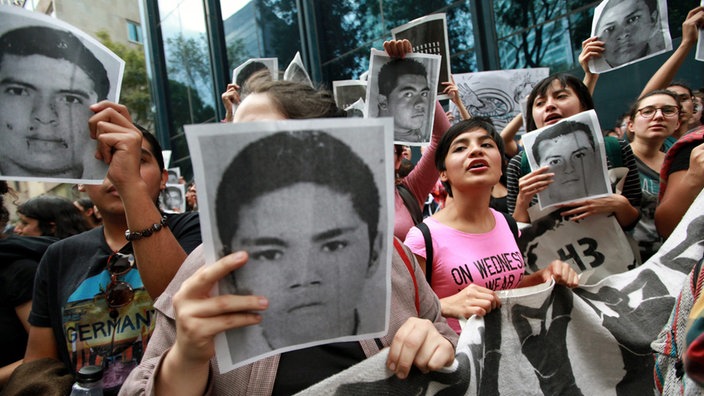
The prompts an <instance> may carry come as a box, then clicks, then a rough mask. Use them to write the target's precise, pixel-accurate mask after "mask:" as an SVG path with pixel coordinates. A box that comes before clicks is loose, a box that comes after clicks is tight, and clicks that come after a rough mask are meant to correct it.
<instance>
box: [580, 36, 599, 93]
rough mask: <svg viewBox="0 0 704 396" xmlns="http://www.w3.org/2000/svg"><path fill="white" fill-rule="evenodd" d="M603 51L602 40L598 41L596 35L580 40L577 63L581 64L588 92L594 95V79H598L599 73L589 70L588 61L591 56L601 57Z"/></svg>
mask: <svg viewBox="0 0 704 396" xmlns="http://www.w3.org/2000/svg"><path fill="white" fill-rule="evenodd" d="M603 52H604V42H603V41H599V38H597V37H590V38H588V39H586V40H584V41H582V52H581V53H580V54H579V65H580V66H582V70H584V80H582V82H584V85H586V86H587V88H589V93H590V94H592V95H594V88H596V81H597V80H598V79H599V74H596V73H592V72H591V71H590V70H589V61H590V60H591V59H592V58H601V55H602V53H603Z"/></svg>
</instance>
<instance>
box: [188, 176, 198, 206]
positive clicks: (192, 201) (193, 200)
mask: <svg viewBox="0 0 704 396" xmlns="http://www.w3.org/2000/svg"><path fill="white" fill-rule="evenodd" d="M186 211H188V212H197V211H198V195H197V190H196V183H195V182H190V183H188V185H187V186H186Z"/></svg>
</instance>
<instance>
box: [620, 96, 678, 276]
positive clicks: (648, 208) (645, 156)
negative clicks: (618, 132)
mask: <svg viewBox="0 0 704 396" xmlns="http://www.w3.org/2000/svg"><path fill="white" fill-rule="evenodd" d="M679 112H680V106H679V99H678V97H677V95H675V94H674V93H673V92H672V91H667V90H655V91H651V92H649V93H647V94H645V95H643V96H642V97H641V98H640V99H638V101H636V102H635V103H634V104H633V106H632V107H631V111H630V120H629V122H628V130H629V131H630V132H631V133H632V134H633V141H632V142H631V149H632V150H633V154H634V155H635V157H636V165H637V166H638V174H639V176H640V185H641V189H642V193H643V198H642V201H641V206H640V220H639V221H638V224H636V226H635V228H634V229H633V239H635V240H636V242H638V247H639V249H640V258H641V260H642V261H643V262H645V261H646V260H647V259H648V258H650V257H651V256H652V255H653V254H655V252H657V251H658V250H659V249H660V246H661V245H662V242H663V240H662V238H661V237H660V235H659V234H658V232H657V230H656V229H655V207H656V206H657V200H658V194H659V192H660V168H661V167H662V164H663V161H664V160H665V153H663V152H662V151H660V147H662V143H663V142H664V141H665V139H666V138H667V137H668V136H670V135H672V133H674V131H676V130H677V128H679V125H680V120H679Z"/></svg>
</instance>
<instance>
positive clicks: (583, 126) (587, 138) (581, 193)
mask: <svg viewBox="0 0 704 396" xmlns="http://www.w3.org/2000/svg"><path fill="white" fill-rule="evenodd" d="M523 144H524V146H525V151H526V156H527V157H528V161H529V163H530V168H531V170H536V169H538V168H540V167H548V168H549V170H548V171H549V172H552V173H554V175H553V182H552V183H551V184H550V185H549V186H548V187H547V188H546V189H545V190H543V191H540V192H538V202H539V204H540V208H541V209H544V208H546V207H548V206H553V205H558V204H563V203H568V202H574V201H578V200H581V199H585V198H591V197H600V196H604V195H607V194H609V193H611V186H610V184H609V178H608V174H607V168H606V154H605V151H604V138H603V136H602V135H601V128H600V127H599V120H598V118H597V116H596V112H594V110H589V111H585V112H582V113H578V114H576V115H573V116H572V117H569V118H564V119H561V120H560V121H558V122H557V123H554V124H552V125H548V126H545V127H543V128H540V129H538V130H535V131H533V132H529V133H526V134H525V135H523Z"/></svg>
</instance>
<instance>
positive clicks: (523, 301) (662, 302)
mask: <svg viewBox="0 0 704 396" xmlns="http://www.w3.org/2000/svg"><path fill="white" fill-rule="evenodd" d="M702 213H704V194H700V196H699V197H698V198H697V200H696V201H695V202H694V203H693V204H692V206H691V207H690V209H689V211H688V212H687V214H686V215H685V216H684V218H683V219H682V221H681V222H680V224H679V225H678V226H677V228H676V229H675V231H674V232H673V233H672V235H671V236H670V238H669V239H668V240H667V241H666V242H665V243H664V244H663V246H662V248H661V249H660V251H659V252H658V253H656V254H655V255H654V256H653V257H651V258H650V259H649V260H648V261H647V262H646V263H644V264H643V265H642V266H640V267H637V268H635V269H632V270H629V271H625V272H621V273H618V274H613V275H610V276H608V277H606V278H604V279H602V280H601V281H600V282H599V283H597V284H593V285H589V286H584V285H581V286H579V287H577V288H575V289H568V288H565V287H564V286H561V285H555V284H554V283H553V282H548V283H545V284H543V285H537V286H533V287H528V288H520V289H512V290H501V291H498V292H497V293H498V294H499V298H500V299H501V308H500V309H497V310H494V311H492V312H490V313H489V314H488V315H486V316H485V317H483V318H480V317H477V316H473V317H471V318H470V319H469V320H467V322H466V323H465V325H464V327H463V330H462V333H461V334H460V339H459V341H458V343H457V350H456V355H455V362H454V363H453V365H452V366H451V367H449V368H447V369H445V370H442V371H437V372H431V373H428V374H423V373H421V372H420V371H419V370H412V371H411V373H410V375H409V377H408V378H406V379H404V380H399V379H397V378H396V377H395V375H394V373H393V372H391V371H389V370H388V369H387V368H386V358H387V354H388V349H386V350H383V351H381V352H380V353H379V354H377V355H375V356H373V357H371V358H369V359H367V360H365V361H363V362H361V363H359V364H358V365H356V366H353V367H351V368H350V369H348V370H346V371H343V372H342V373H340V374H338V375H336V376H333V377H330V378H328V379H327V380H325V381H323V382H320V383H318V384H316V385H315V386H313V387H311V388H309V389H307V390H305V391H303V392H301V393H300V395H306V396H307V395H316V396H317V395H360V394H397V395H448V394H451V395H588V396H592V395H593V396H602V395H613V396H630V395H653V394H654V389H655V383H654V375H653V369H654V359H653V350H656V351H658V349H659V348H661V347H662V345H660V346H659V345H657V343H656V340H659V339H660V338H661V336H660V332H661V330H662V329H663V328H664V326H665V325H666V323H667V322H668V319H669V317H670V314H671V312H672V310H673V308H674V306H675V301H676V299H677V296H678V295H679V294H680V291H681V290H682V288H683V287H684V286H685V283H686V280H687V277H688V274H689V272H690V271H691V269H692V268H693V267H694V265H695V264H696V263H697V262H698V261H699V260H700V259H701V258H702V256H703V255H704V215H702ZM660 352H661V353H662V350H660ZM673 366H674V365H673ZM676 371H677V370H675V369H674V367H672V368H670V370H669V372H667V373H662V374H663V375H664V376H672V377H673V378H674V376H675V375H676ZM691 390H692V391H696V389H691ZM687 394H698V393H696V392H694V393H687Z"/></svg>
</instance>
